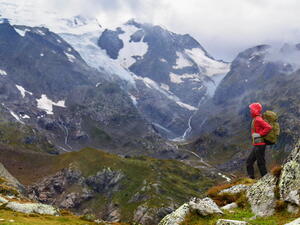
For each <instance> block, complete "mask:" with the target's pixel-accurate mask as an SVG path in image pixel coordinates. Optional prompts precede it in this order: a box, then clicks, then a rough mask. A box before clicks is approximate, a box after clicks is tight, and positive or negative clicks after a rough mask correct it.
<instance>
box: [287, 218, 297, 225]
mask: <svg viewBox="0 0 300 225" xmlns="http://www.w3.org/2000/svg"><path fill="white" fill-rule="evenodd" d="M285 225H300V218H298V219H296V220H294V221H292V222H290V223H286V224H285Z"/></svg>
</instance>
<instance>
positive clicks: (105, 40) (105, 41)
mask: <svg viewBox="0 0 300 225" xmlns="http://www.w3.org/2000/svg"><path fill="white" fill-rule="evenodd" d="M98 45H99V46H100V47H101V48H102V49H104V50H105V51H106V53H107V55H108V56H109V57H110V58H111V59H113V60H115V61H116V62H118V63H119V64H120V65H122V67H123V68H126V69H128V70H129V71H130V72H131V73H133V74H134V76H133V77H134V79H135V82H136V86H137V91H129V92H130V93H131V95H132V96H134V99H135V101H136V105H137V107H138V109H139V110H140V111H141V112H142V113H143V114H144V115H146V117H147V118H148V119H149V120H150V121H151V122H152V123H153V125H154V126H155V127H156V128H157V129H158V130H159V131H160V132H161V133H164V134H165V135H166V136H167V137H169V138H170V137H172V138H174V137H177V136H182V137H184V136H185V135H186V134H187V132H188V131H189V126H187V125H188V120H189V118H190V117H191V116H192V115H193V114H194V112H195V111H197V109H198V107H199V106H200V105H201V103H203V102H204V100H205V99H207V98H209V97H212V96H213V94H214V92H215V90H216V87H217V86H218V84H219V82H220V81H221V80H222V78H223V77H224V76H225V74H226V73H227V72H228V70H229V67H230V64H229V63H224V62H222V61H217V60H215V59H213V58H212V57H211V56H210V55H209V54H208V53H207V52H206V51H205V49H204V48H203V47H202V46H201V45H200V44H199V43H198V42H197V41H196V40H195V39H193V38H192V37H191V36H189V35H180V34H175V33H173V32H170V31H168V30H166V29H164V28H162V27H160V26H153V25H151V24H141V23H138V22H136V21H135V20H130V21H128V22H127V23H125V24H124V25H122V26H120V27H118V28H116V29H113V30H109V29H106V30H105V31H103V32H102V34H101V36H100V38H99V40H98ZM147 89H149V90H147ZM145 93H147V95H145ZM155 99H158V100H157V101H156V100H155Z"/></svg>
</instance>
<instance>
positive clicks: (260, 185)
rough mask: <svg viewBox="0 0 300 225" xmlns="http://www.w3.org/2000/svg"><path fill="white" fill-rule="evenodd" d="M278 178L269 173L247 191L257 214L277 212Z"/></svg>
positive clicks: (253, 210)
mask: <svg viewBox="0 0 300 225" xmlns="http://www.w3.org/2000/svg"><path fill="white" fill-rule="evenodd" d="M277 181H278V178H276V177H275V176H273V175H271V174H267V175H266V176H264V177H263V178H261V179H260V180H259V181H258V182H257V183H255V184H253V185H252V186H251V187H250V188H249V189H248V190H247V192H246V194H247V198H248V201H249V203H250V205H251V209H252V212H253V213H254V214H255V215H257V216H271V215H273V213H274V212H275V206H276V196H275V193H274V191H275V188H276V183H277Z"/></svg>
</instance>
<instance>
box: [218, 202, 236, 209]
mask: <svg viewBox="0 0 300 225" xmlns="http://www.w3.org/2000/svg"><path fill="white" fill-rule="evenodd" d="M237 207H238V205H237V204H236V203H235V202H233V203H230V204H227V205H225V206H223V207H222V208H221V209H222V210H231V209H235V208H237Z"/></svg>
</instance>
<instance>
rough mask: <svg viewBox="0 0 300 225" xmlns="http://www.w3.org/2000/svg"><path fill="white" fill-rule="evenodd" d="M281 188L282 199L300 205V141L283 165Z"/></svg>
mask: <svg viewBox="0 0 300 225" xmlns="http://www.w3.org/2000/svg"><path fill="white" fill-rule="evenodd" d="M279 189H280V198H281V199H282V200H284V201H286V202H289V203H292V204H294V205H297V206H300V142H299V143H298V144H297V145H296V147H295V149H294V150H293V151H292V153H291V155H290V157H289V159H288V161H287V163H286V164H285V165H284V166H283V169H282V172H281V176H280V181H279Z"/></svg>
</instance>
